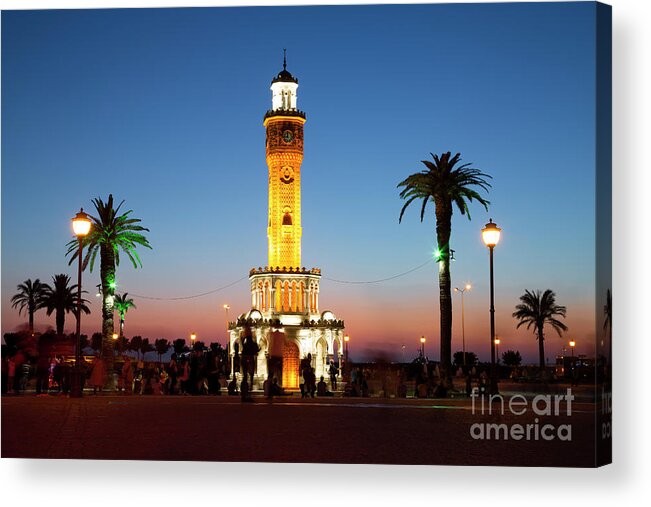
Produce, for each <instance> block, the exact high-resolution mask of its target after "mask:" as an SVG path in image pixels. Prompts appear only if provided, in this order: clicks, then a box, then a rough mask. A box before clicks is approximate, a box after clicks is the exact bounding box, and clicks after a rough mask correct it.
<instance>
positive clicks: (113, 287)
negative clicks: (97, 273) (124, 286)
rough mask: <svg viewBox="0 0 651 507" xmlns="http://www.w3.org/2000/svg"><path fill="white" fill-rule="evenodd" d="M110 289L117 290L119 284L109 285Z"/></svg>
mask: <svg viewBox="0 0 651 507" xmlns="http://www.w3.org/2000/svg"><path fill="white" fill-rule="evenodd" d="M109 287H110V288H111V289H115V288H116V287H117V284H116V283H115V282H111V283H109Z"/></svg>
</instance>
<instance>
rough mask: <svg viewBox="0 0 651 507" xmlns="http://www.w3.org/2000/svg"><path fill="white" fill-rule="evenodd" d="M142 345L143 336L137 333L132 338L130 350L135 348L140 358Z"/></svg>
mask: <svg viewBox="0 0 651 507" xmlns="http://www.w3.org/2000/svg"><path fill="white" fill-rule="evenodd" d="M141 347H142V336H139V335H136V336H133V337H132V338H131V340H130V341H129V350H133V351H134V352H135V353H136V354H137V356H138V359H140V348H141Z"/></svg>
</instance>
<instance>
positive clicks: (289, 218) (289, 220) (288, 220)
mask: <svg viewBox="0 0 651 507" xmlns="http://www.w3.org/2000/svg"><path fill="white" fill-rule="evenodd" d="M283 225H292V215H291V213H285V214H284V215H283Z"/></svg>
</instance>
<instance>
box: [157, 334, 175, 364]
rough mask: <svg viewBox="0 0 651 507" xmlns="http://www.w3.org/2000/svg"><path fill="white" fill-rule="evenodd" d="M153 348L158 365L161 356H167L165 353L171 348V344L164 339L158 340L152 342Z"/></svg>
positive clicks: (161, 358)
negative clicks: (156, 355)
mask: <svg viewBox="0 0 651 507" xmlns="http://www.w3.org/2000/svg"><path fill="white" fill-rule="evenodd" d="M154 347H155V348H156V352H157V354H158V362H159V363H160V362H162V360H163V355H164V354H167V351H168V350H169V349H170V348H171V347H172V344H171V343H170V342H169V341H167V340H166V339H165V338H158V339H157V340H156V341H155V342H154Z"/></svg>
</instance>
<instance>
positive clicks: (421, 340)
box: [420, 336, 425, 359]
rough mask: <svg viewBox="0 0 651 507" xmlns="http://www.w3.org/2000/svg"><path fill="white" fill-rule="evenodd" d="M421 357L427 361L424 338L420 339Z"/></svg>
mask: <svg viewBox="0 0 651 507" xmlns="http://www.w3.org/2000/svg"><path fill="white" fill-rule="evenodd" d="M420 355H421V357H422V358H423V359H425V337H424V336H421V337H420Z"/></svg>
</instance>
